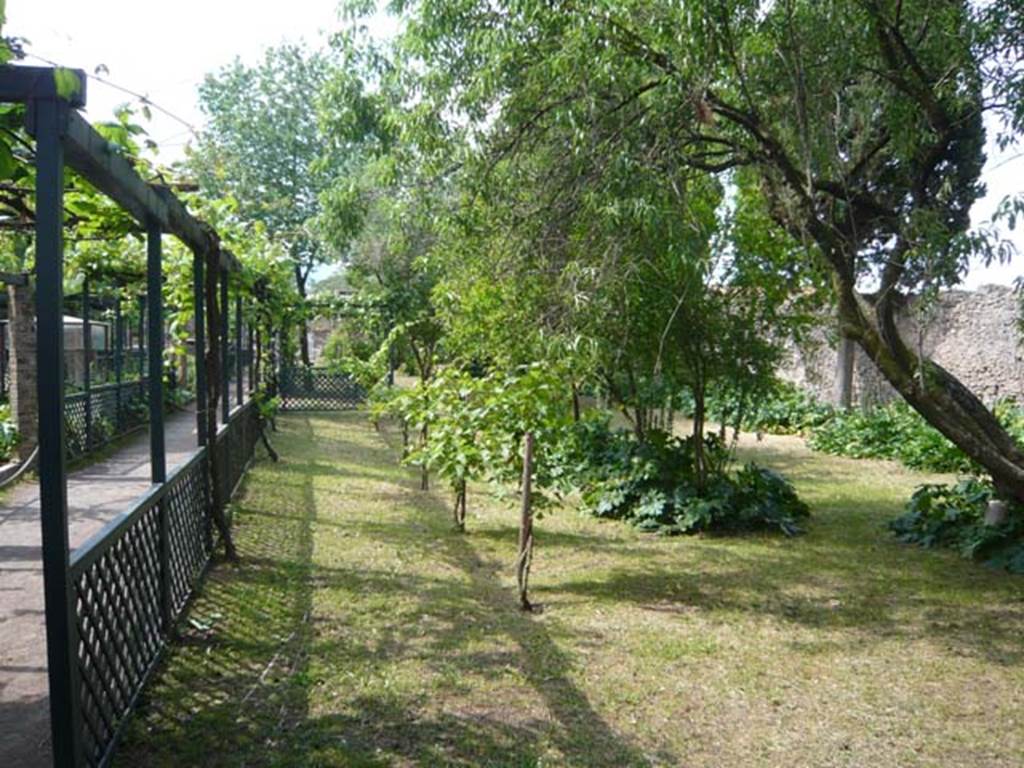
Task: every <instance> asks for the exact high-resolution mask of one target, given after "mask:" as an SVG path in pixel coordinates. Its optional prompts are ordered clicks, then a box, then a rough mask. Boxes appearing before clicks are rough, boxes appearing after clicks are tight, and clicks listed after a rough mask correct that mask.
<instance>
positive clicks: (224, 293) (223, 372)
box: [220, 269, 231, 424]
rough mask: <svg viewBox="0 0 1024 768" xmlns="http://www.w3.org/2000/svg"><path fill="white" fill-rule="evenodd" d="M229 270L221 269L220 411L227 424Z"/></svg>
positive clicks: (228, 397)
mask: <svg viewBox="0 0 1024 768" xmlns="http://www.w3.org/2000/svg"><path fill="white" fill-rule="evenodd" d="M229 314H230V310H229V309H228V272H227V270H226V269H222V270H221V271H220V391H221V395H222V396H221V399H220V412H221V421H222V422H223V423H225V424H227V423H228V419H229V418H230V416H231V372H230V371H229V370H228V369H229V367H230V363H229V361H228V316H229Z"/></svg>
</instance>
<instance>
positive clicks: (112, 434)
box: [64, 379, 149, 458]
mask: <svg viewBox="0 0 1024 768" xmlns="http://www.w3.org/2000/svg"><path fill="white" fill-rule="evenodd" d="M147 403H148V396H147V381H146V380H145V379H140V380H138V381H131V382H124V383H122V384H121V385H120V386H119V385H117V384H105V385H103V386H100V387H96V388H94V389H91V390H90V391H89V393H88V394H86V393H85V392H77V393H75V394H70V395H66V396H65V397H64V427H65V430H66V433H65V434H66V435H67V446H68V454H69V455H70V456H71V457H72V458H77V457H79V456H83V455H85V454H87V453H89V452H90V451H94V450H96V449H97V448H101V447H103V446H104V445H106V444H107V443H109V442H110V441H111V440H113V439H115V438H117V437H120V436H121V435H124V434H125V433H127V432H130V431H131V430H133V429H135V428H136V427H139V426H141V425H143V424H145V423H146V420H147V419H148V417H149V413H148V410H147Z"/></svg>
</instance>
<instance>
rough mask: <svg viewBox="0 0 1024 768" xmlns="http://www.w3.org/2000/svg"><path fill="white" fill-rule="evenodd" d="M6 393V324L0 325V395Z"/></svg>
mask: <svg viewBox="0 0 1024 768" xmlns="http://www.w3.org/2000/svg"><path fill="white" fill-rule="evenodd" d="M6 394H7V326H0V395H6Z"/></svg>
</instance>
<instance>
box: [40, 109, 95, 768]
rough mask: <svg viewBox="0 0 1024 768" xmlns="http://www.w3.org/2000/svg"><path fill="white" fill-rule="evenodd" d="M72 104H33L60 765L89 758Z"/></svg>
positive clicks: (53, 694) (43, 462) (44, 462)
mask: <svg viewBox="0 0 1024 768" xmlns="http://www.w3.org/2000/svg"><path fill="white" fill-rule="evenodd" d="M67 116H68V106H67V105H66V104H65V103H64V102H62V101H60V100H57V99H52V100H49V99H38V100H35V101H33V102H31V103H30V104H29V131H30V132H31V133H32V134H33V135H34V136H35V139H36V338H37V345H38V346H37V349H38V358H37V360H38V366H39V376H38V383H37V393H38V398H39V403H38V407H39V460H38V461H39V463H38V473H39V507H40V520H41V523H42V543H43V595H44V599H45V605H46V661H47V674H48V676H49V679H50V728H51V739H52V745H53V762H54V765H56V766H78V765H81V759H82V750H81V738H82V728H81V710H80V708H79V696H78V684H79V675H78V660H77V647H78V642H77V634H78V633H77V627H76V622H75V614H74V601H73V599H72V587H71V583H70V580H69V574H68V567H69V559H68V558H69V552H68V507H67V501H68V500H67V492H68V489H67V476H66V467H65V461H66V455H65V452H64V451H65V443H64V441H65V435H64V274H63V270H64V240H63V231H62V228H63V214H64V148H63V146H62V143H61V137H62V134H63V132H64V131H65V129H66V125H67Z"/></svg>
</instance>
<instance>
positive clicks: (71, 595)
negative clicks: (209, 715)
mask: <svg viewBox="0 0 1024 768" xmlns="http://www.w3.org/2000/svg"><path fill="white" fill-rule="evenodd" d="M58 71H59V70H55V69H52V68H48V67H22V66H4V67H0V102H20V103H24V104H25V105H26V108H27V109H26V127H27V130H28V132H29V134H30V135H31V136H32V138H33V139H34V141H35V164H36V172H37V176H36V189H35V222H34V226H35V238H36V267H35V278H36V307H37V310H36V312H37V314H36V318H37V320H36V322H37V326H36V327H37V340H38V359H37V368H38V412H39V442H38V474H39V488H40V508H41V518H42V520H41V524H42V550H43V552H42V556H43V576H44V599H45V612H46V637H47V659H48V674H49V690H50V712H51V730H52V738H53V759H54V764H55V765H57V766H62V767H63V766H80V765H105V764H107V763H108V762H109V760H110V758H111V756H112V754H113V750H114V748H115V747H116V744H117V741H118V739H119V738H120V733H121V723H122V722H123V718H124V716H125V715H126V714H127V713H128V712H129V711H130V710H131V708H132V707H133V706H134V703H135V701H136V699H137V697H138V694H139V692H140V691H141V690H142V687H143V686H144V685H145V682H146V680H147V679H148V677H149V675H150V674H151V672H152V670H153V668H154V666H155V664H156V662H157V661H158V659H159V656H160V654H161V652H162V649H163V647H164V645H165V643H166V639H167V637H168V636H169V634H170V632H171V630H172V626H173V622H174V621H175V619H176V617H177V616H178V615H179V614H180V612H181V610H182V609H183V608H184V606H185V603H186V602H187V599H188V597H189V596H190V595H191V592H192V590H193V588H194V585H195V581H196V579H197V578H198V577H199V575H201V572H202V570H203V569H204V568H205V565H206V563H207V562H208V559H209V555H210V553H211V551H212V532H211V528H210V515H211V509H213V510H215V509H216V507H217V505H218V504H219V505H221V507H223V504H224V503H225V501H226V499H227V498H228V497H229V496H230V494H231V492H232V489H233V487H234V484H235V483H236V482H237V480H238V478H240V477H241V475H242V473H243V472H244V468H245V465H246V463H247V461H248V459H249V458H250V457H251V455H252V448H253V446H254V445H255V439H256V430H257V428H258V423H257V422H256V416H255V408H253V407H250V406H251V404H249V405H246V406H245V407H243V405H242V401H243V387H242V350H241V343H242V331H241V327H242V323H241V315H242V312H241V309H242V296H241V292H240V291H237V292H236V295H235V302H234V303H235V314H236V319H235V338H234V339H233V342H234V347H235V350H234V353H235V357H236V368H237V371H236V373H237V375H238V382H237V384H238V400H237V402H238V406H237V408H236V409H235V412H234V413H232V409H231V406H230V403H229V400H230V398H229V396H228V392H229V389H230V380H229V375H230V373H229V346H231V342H230V341H229V324H228V319H229V311H228V307H229V303H228V301H229V293H228V291H229V282H230V275H231V274H232V273H234V272H237V271H238V270H239V264H238V262H237V261H236V259H235V258H234V257H233V256H232V255H231V254H230V253H228V252H227V251H225V250H224V249H222V248H221V246H220V242H219V238H218V236H217V234H216V233H215V232H214V231H213V229H212V228H211V227H209V226H208V225H206V224H205V223H203V222H202V221H200V220H198V219H196V218H195V217H193V216H192V215H191V214H190V213H189V212H188V210H187V209H186V208H185V206H184V205H183V204H182V203H181V201H179V200H178V199H177V198H176V197H175V196H174V194H173V193H172V192H171V191H170V190H169V189H168V188H166V187H164V186H160V185H156V184H151V183H148V182H146V181H145V180H143V179H142V178H141V177H140V176H139V174H138V173H137V172H136V170H135V168H134V167H133V166H132V164H131V163H130V162H129V161H128V160H127V159H126V158H125V157H124V156H123V155H122V154H120V153H119V152H118V151H117V150H116V148H114V147H112V146H111V145H110V144H109V143H108V142H107V141H106V140H105V139H104V138H103V137H102V136H100V134H99V133H97V132H96V130H95V129H93V127H92V126H90V125H89V123H88V122H87V121H86V120H85V119H84V118H83V117H82V116H81V115H80V114H79V112H78V111H77V110H78V109H79V108H81V107H83V106H84V105H85V101H86V77H85V75H84V73H83V72H81V71H71V74H73V75H74V76H75V79H77V83H78V88H77V89H76V90H75V92H74V93H62V92H61V89H60V88H59V87H58V77H57V76H56V74H57V72H58ZM68 73H69V71H68V70H63V71H62V72H61V76H60V78H59V79H60V80H61V81H62V82H67V81H68V80H69V78H68V76H67V75H68ZM66 167H69V168H72V169H74V170H75V171H76V172H77V173H78V174H80V175H81V176H82V177H83V178H84V179H85V180H87V181H88V182H89V183H91V184H92V185H93V186H95V187H96V188H97V189H98V190H100V191H101V192H102V193H104V194H105V195H107V196H108V197H109V198H110V199H112V200H113V201H114V202H116V203H117V204H118V205H119V206H121V207H122V208H123V209H124V210H125V211H127V212H128V213H129V214H130V215H131V216H132V217H133V218H134V219H135V220H136V221H137V222H138V223H139V225H140V226H141V227H142V228H143V229H144V231H145V234H146V243H147V259H146V305H147V308H148V319H147V323H146V336H147V337H148V339H147V343H146V345H145V346H146V349H147V353H148V355H147V367H148V381H147V384H146V386H147V387H148V402H149V424H150V467H151V477H152V483H153V485H152V489H151V491H150V492H149V493H148V494H146V496H145V497H144V498H142V499H140V500H139V502H138V503H137V504H136V505H135V506H134V507H133V508H132V509H131V510H127V511H126V512H125V513H123V514H122V515H121V516H120V517H119V518H117V519H115V520H114V521H112V522H111V523H110V524H109V525H108V526H107V527H106V528H104V529H103V530H102V531H100V533H99V534H97V536H96V537H94V538H93V539H91V540H90V541H89V542H87V543H86V544H84V545H83V546H82V547H79V548H77V549H76V550H75V552H74V556H73V557H72V554H71V552H70V549H69V536H68V499H67V484H66V477H67V468H66V462H67V456H68V453H67V445H66V434H65V432H66V430H65V386H64V366H65V359H64V333H63V320H64V318H63V310H64V296H63V260H64V243H63V236H64V233H63V230H64V206H63V191H64V171H65V168H66ZM163 234H170V235H174V236H175V237H177V238H178V239H179V240H180V241H182V242H183V243H184V244H185V245H186V246H187V247H188V248H189V249H190V250H191V251H192V254H193V289H194V301H195V308H196V312H195V342H196V343H195V348H196V360H197V365H196V395H197V402H198V405H197V433H198V441H197V442H198V447H197V448H198V449H197V451H196V453H195V455H194V456H193V457H192V458H191V459H190V460H189V461H188V462H186V463H185V464H184V465H182V466H181V467H178V468H177V469H175V471H174V473H173V476H172V477H171V478H170V479H169V478H168V472H167V466H166V458H165V448H164V413H163V402H164V392H163V387H164V376H163V346H164V341H163V330H164V318H163V309H164V307H163V300H162V295H161V286H162V279H161V276H162V252H161V236H162V235H163ZM207 266H210V267H211V268H213V269H215V270H216V273H217V274H216V279H217V281H218V287H219V302H217V303H219V305H220V312H219V315H217V314H214V315H211V317H217V318H218V319H219V325H220V327H219V328H215V329H211V330H212V331H213V333H212V334H211V337H210V339H209V341H210V349H211V352H212V351H213V350H215V349H217V347H219V352H220V360H219V365H214V364H211V366H212V367H211V371H216V372H217V373H218V374H219V379H220V380H219V382H217V384H218V386H217V387H208V381H207V378H208V375H207V370H206V366H205V365H204V364H203V362H202V361H204V360H206V350H207V349H208V347H207V341H208V339H207V328H206V321H205V318H206V315H207V311H209V310H210V309H211V307H208V306H207V303H208V299H209V298H210V297H213V299H214V301H215V302H216V297H217V291H213V290H211V282H209V281H208V280H207V276H206V275H205V270H206V268H207ZM210 277H211V279H212V277H213V276H212V275H211V276H210ZM86 301H87V302H88V297H86ZM204 307H205V309H204ZM85 322H86V323H88V315H87V316H86V318H85ZM218 337H219V338H218ZM218 368H219V371H218ZM218 399H219V400H220V404H221V407H222V414H221V422H222V424H223V426H221V427H220V429H219V430H218V428H217V421H216V419H215V418H211V416H212V414H211V410H213V408H215V406H216V401H217V400H218ZM211 429H212V430H213V433H211ZM214 433H215V434H214ZM110 601H114V602H116V604H117V606H118V607H117V610H113V609H111V608H110V607H109V606H108V603H110Z"/></svg>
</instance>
